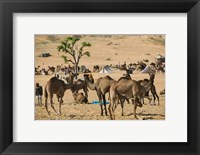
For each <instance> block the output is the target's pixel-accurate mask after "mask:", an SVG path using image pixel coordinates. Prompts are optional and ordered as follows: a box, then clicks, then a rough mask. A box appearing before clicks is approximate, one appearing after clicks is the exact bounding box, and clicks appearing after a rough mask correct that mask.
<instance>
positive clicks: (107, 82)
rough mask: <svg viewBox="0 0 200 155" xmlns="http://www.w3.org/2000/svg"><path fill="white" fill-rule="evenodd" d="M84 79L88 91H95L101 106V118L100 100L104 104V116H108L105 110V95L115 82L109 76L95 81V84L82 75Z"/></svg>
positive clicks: (87, 76) (86, 75) (85, 75)
mask: <svg viewBox="0 0 200 155" xmlns="http://www.w3.org/2000/svg"><path fill="white" fill-rule="evenodd" d="M84 79H85V82H86V84H87V86H88V88H89V89H91V90H96V93H97V96H98V98H99V102H100V106H101V116H103V106H102V100H103V103H104V109H105V115H106V116H108V114H107V109H106V97H105V95H106V93H108V92H109V90H110V86H111V85H112V84H113V83H114V82H115V80H113V79H112V78H111V77H110V76H105V77H103V78H102V77H100V78H99V79H97V81H96V82H94V83H92V82H91V81H90V80H89V75H88V74H84Z"/></svg>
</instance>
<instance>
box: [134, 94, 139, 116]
mask: <svg viewBox="0 0 200 155" xmlns="http://www.w3.org/2000/svg"><path fill="white" fill-rule="evenodd" d="M136 109H137V101H136V98H135V104H134V117H135V119H138V118H137V116H136Z"/></svg>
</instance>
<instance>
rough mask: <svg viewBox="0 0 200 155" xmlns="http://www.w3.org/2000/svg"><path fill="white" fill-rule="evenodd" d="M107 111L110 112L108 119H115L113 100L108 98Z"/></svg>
mask: <svg viewBox="0 0 200 155" xmlns="http://www.w3.org/2000/svg"><path fill="white" fill-rule="evenodd" d="M108 110H109V113H110V119H111V120H115V115H114V101H111V100H110V105H109V107H108Z"/></svg>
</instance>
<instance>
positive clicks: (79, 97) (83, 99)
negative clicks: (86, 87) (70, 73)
mask: <svg viewBox="0 0 200 155" xmlns="http://www.w3.org/2000/svg"><path fill="white" fill-rule="evenodd" d="M73 97H74V100H75V101H76V102H77V103H88V99H87V97H85V96H84V95H83V93H74V94H73Z"/></svg>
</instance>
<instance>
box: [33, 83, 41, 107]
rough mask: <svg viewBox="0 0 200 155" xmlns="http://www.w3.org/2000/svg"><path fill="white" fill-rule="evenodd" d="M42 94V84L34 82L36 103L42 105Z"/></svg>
mask: <svg viewBox="0 0 200 155" xmlns="http://www.w3.org/2000/svg"><path fill="white" fill-rule="evenodd" d="M42 95H43V89H42V86H40V85H39V83H36V87H35V96H36V99H37V100H38V105H42Z"/></svg>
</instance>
